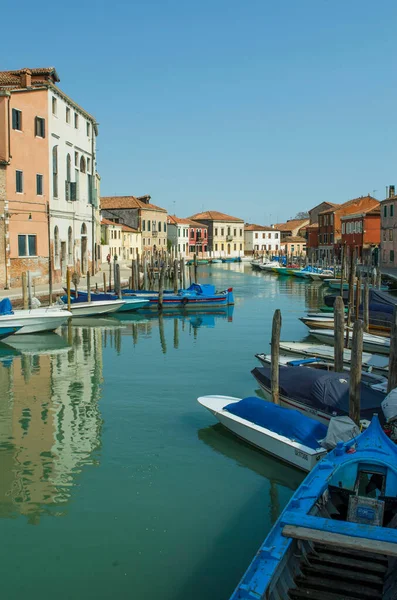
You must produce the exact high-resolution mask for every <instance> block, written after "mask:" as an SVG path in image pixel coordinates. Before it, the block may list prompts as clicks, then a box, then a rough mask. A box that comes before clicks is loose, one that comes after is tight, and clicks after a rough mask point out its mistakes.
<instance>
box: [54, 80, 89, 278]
mask: <svg viewBox="0 0 397 600" xmlns="http://www.w3.org/2000/svg"><path fill="white" fill-rule="evenodd" d="M48 95H49V97H48V113H49V114H48V139H49V144H50V148H49V161H50V165H49V169H50V170H49V172H50V243H51V250H50V251H51V253H52V259H53V272H54V280H55V281H60V280H61V279H64V278H65V275H66V267H67V266H70V267H72V268H73V269H75V270H76V271H78V272H80V273H81V274H82V275H85V274H86V273H87V271H88V270H90V271H91V272H92V273H94V272H95V263H96V260H97V258H98V255H99V252H98V251H97V236H98V232H97V228H98V227H99V224H98V223H97V220H98V212H97V194H96V186H97V184H98V178H97V176H96V175H97V174H96V136H97V134H98V129H97V123H96V121H95V119H94V117H92V116H91V115H90V114H89V113H87V112H86V111H85V110H83V109H82V108H81V107H80V106H79V105H78V104H76V103H75V102H74V101H73V100H71V99H70V98H69V97H68V96H66V94H64V93H63V92H62V91H61V90H59V89H58V88H56V87H55V86H51V87H50V88H49V89H48Z"/></svg>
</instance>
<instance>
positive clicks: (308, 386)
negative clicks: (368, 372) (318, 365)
mask: <svg viewBox="0 0 397 600" xmlns="http://www.w3.org/2000/svg"><path fill="white" fill-rule="evenodd" d="M251 373H252V375H253V376H254V377H255V379H256V381H257V382H258V384H259V385H260V387H261V389H262V391H263V392H264V394H265V397H266V398H267V399H269V400H271V368H270V366H263V367H256V368H255V369H253V370H252V371H251ZM298 381H299V384H298V383H297V382H298ZM349 384H350V376H349V373H333V372H330V371H327V372H324V371H321V370H317V369H300V372H299V375H297V372H296V367H287V366H280V367H279V386H280V389H279V395H280V404H281V406H284V407H286V408H295V409H296V410H299V411H300V412H302V413H303V414H305V415H307V416H310V417H312V418H313V419H316V420H317V421H320V422H321V423H324V424H325V425H326V424H327V423H329V421H330V419H331V418H332V417H336V416H346V415H349ZM360 394H361V420H367V421H370V420H371V418H372V415H373V414H374V413H382V409H381V403H382V401H383V400H384V398H385V393H383V392H381V391H378V390H374V389H372V388H371V387H369V386H368V385H365V384H364V383H361V385H360Z"/></svg>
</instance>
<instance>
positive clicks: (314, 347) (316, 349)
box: [280, 342, 389, 374]
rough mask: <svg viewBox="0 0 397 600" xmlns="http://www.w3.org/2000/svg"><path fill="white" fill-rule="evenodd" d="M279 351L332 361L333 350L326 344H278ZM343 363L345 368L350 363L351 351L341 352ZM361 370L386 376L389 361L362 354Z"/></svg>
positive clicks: (383, 357)
mask: <svg viewBox="0 0 397 600" xmlns="http://www.w3.org/2000/svg"><path fill="white" fill-rule="evenodd" d="M280 351H281V352H286V353H288V354H293V355H299V356H307V357H317V358H321V359H325V360H332V361H333V360H334V349H333V347H332V346H328V345H326V344H309V343H307V342H280ZM343 363H344V364H345V365H347V366H349V365H350V363H351V350H350V349H349V348H345V349H344V350H343ZM362 369H363V370H368V371H376V372H378V373H382V374H386V373H387V372H388V369H389V359H388V357H386V356H379V355H378V354H371V353H369V352H363V355H362Z"/></svg>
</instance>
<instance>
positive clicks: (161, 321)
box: [159, 312, 167, 354]
mask: <svg viewBox="0 0 397 600" xmlns="http://www.w3.org/2000/svg"><path fill="white" fill-rule="evenodd" d="M159 331H160V344H161V350H162V351H163V354H167V344H166V341H165V335H164V317H163V314H162V313H161V312H159Z"/></svg>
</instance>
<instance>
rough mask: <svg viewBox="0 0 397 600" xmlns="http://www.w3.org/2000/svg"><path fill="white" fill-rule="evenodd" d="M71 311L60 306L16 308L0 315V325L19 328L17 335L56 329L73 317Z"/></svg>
mask: <svg viewBox="0 0 397 600" xmlns="http://www.w3.org/2000/svg"><path fill="white" fill-rule="evenodd" d="M71 316H72V315H71V313H70V312H68V311H66V310H65V311H64V310H62V309H58V308H48V309H42V308H35V309H32V310H16V311H14V314H12V315H3V316H1V317H0V326H2V325H4V326H7V327H16V328H19V329H18V331H16V333H15V335H25V334H31V333H41V332H43V331H55V329H58V327H61V326H62V325H64V323H66V321H67V320H68V319H69V317H71Z"/></svg>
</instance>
